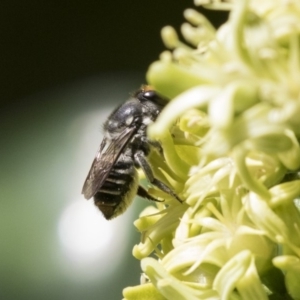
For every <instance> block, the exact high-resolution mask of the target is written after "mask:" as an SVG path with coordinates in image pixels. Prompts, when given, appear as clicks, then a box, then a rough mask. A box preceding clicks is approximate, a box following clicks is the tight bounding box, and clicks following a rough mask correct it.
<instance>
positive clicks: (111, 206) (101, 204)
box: [94, 162, 138, 220]
mask: <svg viewBox="0 0 300 300" xmlns="http://www.w3.org/2000/svg"><path fill="white" fill-rule="evenodd" d="M137 187H138V180H137V172H136V170H135V169H134V166H133V164H127V163H124V162H118V163H117V164H116V165H115V166H114V167H113V168H112V169H111V171H110V173H109V175H108V177H107V178H106V180H105V182H104V184H103V185H102V186H101V188H100V189H99V191H98V192H97V193H96V194H95V196H94V201H95V204H96V205H97V206H98V208H99V209H100V210H101V212H102V213H103V215H104V217H105V218H106V219H108V220H109V219H111V218H112V217H116V216H117V215H119V214H121V213H122V212H123V211H124V210H125V209H126V208H127V207H128V205H129V204H130V203H131V201H132V200H133V198H134V195H135V194H136V191H137Z"/></svg>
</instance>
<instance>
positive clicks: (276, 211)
mask: <svg viewBox="0 0 300 300" xmlns="http://www.w3.org/2000/svg"><path fill="white" fill-rule="evenodd" d="M195 4H196V5H206V7H208V8H214V9H216V8H220V9H225V8H226V9H230V15H229V19H228V21H227V22H226V23H225V24H223V25H222V26H221V27H220V28H219V29H218V30H216V29H215V28H214V27H213V26H212V25H211V24H210V22H209V21H208V20H207V19H206V18H205V17H204V16H203V15H202V14H200V13H198V12H197V11H195V10H192V9H188V10H186V11H185V12H184V15H185V18H186V19H187V21H188V22H187V23H185V24H183V25H182V28H181V31H182V35H183V37H184V38H185V40H186V41H187V43H188V44H187V43H183V42H182V41H180V40H179V38H178V36H177V34H176V32H175V30H174V29H173V28H171V27H166V28H164V29H163V30H162V37H163V40H164V42H165V44H166V46H167V47H168V48H169V49H170V51H165V52H164V53H162V54H161V57H160V60H159V61H157V62H154V63H153V64H152V65H151V66H150V68H149V71H148V73H147V79H148V82H149V83H150V84H151V85H152V86H154V88H155V89H156V90H157V91H158V92H160V93H161V94H163V95H164V96H167V97H169V98H170V99H172V101H170V103H169V104H168V105H167V107H166V108H165V109H164V110H163V111H162V113H161V114H160V116H159V118H158V119H157V121H156V122H155V123H154V124H153V125H151V126H150V127H149V132H148V133H149V136H150V137H151V138H152V139H155V140H159V141H160V142H161V144H162V147H163V153H164V158H165V161H164V162H162V161H161V159H160V157H159V155H158V154H157V153H152V155H151V161H152V164H153V165H154V166H157V169H156V170H155V173H156V174H155V175H156V176H157V177H158V178H160V179H161V180H163V181H164V182H166V183H168V185H169V186H171V187H172V188H173V189H174V190H175V191H176V193H177V194H178V195H179V196H180V197H181V198H182V199H184V200H185V201H184V204H180V203H179V202H178V201H176V200H174V199H172V198H171V197H170V196H168V195H165V194H163V193H162V192H160V191H158V190H156V189H153V194H154V195H156V196H157V197H163V198H164V199H165V202H162V203H158V204H157V206H156V207H154V206H151V207H148V208H147V209H145V211H143V212H142V213H141V215H140V218H139V219H138V220H137V221H136V222H135V226H136V227H137V228H138V230H139V231H140V232H141V233H142V238H141V242H140V244H138V245H136V246H135V247H134V249H133V255H134V256H135V257H136V258H138V259H141V268H142V270H143V272H144V273H143V275H142V283H141V285H140V286H136V287H128V288H126V289H125V290H124V292H123V293H124V297H125V298H126V299H128V300H129V299H130V300H132V299H158V300H159V299H170V300H171V299H176V300H181V299H182V300H184V299H189V300H193V299H195V300H196V299H207V300H208V299H209V300H218V299H222V300H225V299H226V300H229V299H230V300H238V299H239V300H257V299H260V300H264V299H269V297H270V299H272V297H277V298H276V299H300V284H299V283H300V213H299V208H300V200H299V199H298V198H299V195H300V176H299V173H298V170H299V168H300V147H299V140H298V139H299V138H300V2H299V1H297V0H289V1H288V0H260V1H257V0H236V1H234V0H232V1H230V0H227V1H221V0H219V1H217V0H215V1H213V0H211V1H204V0H195ZM151 254H154V255H152V256H150V255H151ZM149 256H150V257H149ZM274 299H275V298H274Z"/></svg>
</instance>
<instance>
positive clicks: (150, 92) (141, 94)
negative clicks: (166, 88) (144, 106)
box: [135, 86, 168, 107]
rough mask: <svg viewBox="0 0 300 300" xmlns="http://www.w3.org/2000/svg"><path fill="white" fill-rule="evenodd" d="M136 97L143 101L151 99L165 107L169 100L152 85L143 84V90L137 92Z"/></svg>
mask: <svg viewBox="0 0 300 300" xmlns="http://www.w3.org/2000/svg"><path fill="white" fill-rule="evenodd" d="M135 97H136V98H137V99H138V100H139V101H140V102H142V103H143V102H146V101H150V102H152V103H154V104H156V105H158V106H160V107H164V106H165V105H166V104H167V103H168V100H167V99H166V98H164V97H163V96H161V95H160V94H158V92H156V91H155V90H154V89H153V88H152V87H151V86H143V87H142V89H141V90H139V91H137V92H136V94H135Z"/></svg>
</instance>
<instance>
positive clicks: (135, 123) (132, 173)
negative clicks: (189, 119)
mask: <svg viewBox="0 0 300 300" xmlns="http://www.w3.org/2000/svg"><path fill="white" fill-rule="evenodd" d="M166 103H167V101H166V99H164V98H162V97H161V96H159V95H158V94H157V92H155V91H154V90H152V89H151V88H150V87H149V86H145V87H143V88H142V89H141V90H139V91H137V92H136V93H135V94H134V95H133V96H132V97H131V98H130V99H129V100H128V101H126V102H125V103H124V104H122V105H120V106H119V107H117V108H116V109H115V110H114V111H113V112H112V113H111V115H110V116H109V117H108V119H107V121H106V122H105V124H104V131H105V136H104V138H103V141H102V143H101V145H100V148H99V150H98V151H97V153H96V157H95V159H94V161H93V163H92V166H91V169H90V171H89V173H88V176H87V178H86V180H85V182H84V185H83V188H82V194H83V195H84V197H85V198H86V199H90V198H92V197H94V201H95V204H96V205H97V206H98V208H99V209H100V211H101V212H102V213H103V215H104V217H105V218H106V219H107V220H110V219H112V218H114V217H116V216H118V215H120V214H122V213H123V212H124V211H125V210H126V209H127V207H128V206H129V205H130V204H131V202H132V200H133V198H134V196H135V195H136V194H137V195H139V196H141V197H143V198H147V199H149V200H152V201H159V200H157V199H155V198H153V197H152V196H151V195H149V194H148V192H147V191H146V190H145V189H144V188H142V187H141V186H140V185H139V182H138V173H137V170H136V168H141V169H142V170H143V172H144V173H145V175H146V177H147V179H148V180H149V181H150V183H152V184H153V185H154V186H156V187H158V188H159V189H161V190H162V191H164V192H166V193H168V194H170V195H172V196H173V197H174V198H176V199H177V200H178V201H180V202H182V201H181V200H180V198H179V197H178V196H177V195H176V194H175V193H174V192H173V190H171V189H170V188H169V187H168V186H167V185H165V184H164V183H163V182H161V181H160V180H158V179H157V178H155V177H154V175H153V172H152V169H151V166H150V164H149V163H148V161H147V156H148V154H149V152H150V149H151V147H155V148H157V149H158V150H161V147H160V144H159V143H158V142H156V141H151V140H149V139H148V138H147V134H146V130H147V126H148V125H149V124H151V123H152V122H154V121H155V120H156V118H157V116H158V115H159V113H160V112H161V110H162V109H163V107H164V106H165V105H166Z"/></svg>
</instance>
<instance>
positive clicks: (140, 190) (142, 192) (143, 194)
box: [137, 186, 165, 202]
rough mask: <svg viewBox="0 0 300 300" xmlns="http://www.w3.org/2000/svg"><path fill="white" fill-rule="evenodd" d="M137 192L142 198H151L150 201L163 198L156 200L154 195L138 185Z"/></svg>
mask: <svg viewBox="0 0 300 300" xmlns="http://www.w3.org/2000/svg"><path fill="white" fill-rule="evenodd" d="M137 194H138V195H139V196H140V197H142V198H146V199H148V200H151V201H155V202H164V201H165V200H158V199H156V198H154V197H152V196H151V195H150V194H149V193H148V191H146V190H145V189H144V188H143V187H141V186H139V187H138V190H137Z"/></svg>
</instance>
